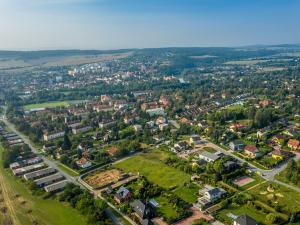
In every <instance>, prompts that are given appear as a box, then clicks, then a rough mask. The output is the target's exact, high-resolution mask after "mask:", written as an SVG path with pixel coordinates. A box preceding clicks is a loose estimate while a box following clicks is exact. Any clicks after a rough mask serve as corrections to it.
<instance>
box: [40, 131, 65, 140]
mask: <svg viewBox="0 0 300 225" xmlns="http://www.w3.org/2000/svg"><path fill="white" fill-rule="evenodd" d="M64 135H65V132H64V131H60V132H56V133H52V134H50V133H49V132H46V133H44V141H51V140H53V139H56V138H60V137H63V136H64Z"/></svg>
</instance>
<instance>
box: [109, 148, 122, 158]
mask: <svg viewBox="0 0 300 225" xmlns="http://www.w3.org/2000/svg"><path fill="white" fill-rule="evenodd" d="M119 150H120V149H119V148H118V147H116V146H113V147H111V148H110V149H109V150H108V154H110V155H111V156H114V155H115V154H117V153H118V152H119Z"/></svg>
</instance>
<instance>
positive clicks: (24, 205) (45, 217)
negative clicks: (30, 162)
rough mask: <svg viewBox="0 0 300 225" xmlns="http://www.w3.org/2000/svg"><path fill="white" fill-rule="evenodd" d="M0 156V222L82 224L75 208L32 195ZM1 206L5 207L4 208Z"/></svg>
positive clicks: (50, 224)
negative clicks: (7, 168)
mask: <svg viewBox="0 0 300 225" xmlns="http://www.w3.org/2000/svg"><path fill="white" fill-rule="evenodd" d="M2 151H3V148H2V147H0V153H1V152H2ZM1 157H2V154H1V156H0V164H1V165H0V184H1V185H0V188H1V190H0V193H1V199H3V201H2V202H1V208H2V209H3V211H1V212H0V224H10V222H12V223H13V224H15V225H32V224H35V222H36V224H43V225H69V224H72V225H85V224H86V222H85V221H84V219H83V218H82V217H81V216H80V214H79V213H78V211H76V210H75V209H73V208H71V207H70V206H68V205H66V204H64V203H61V202H59V201H58V200H56V199H52V198H48V199H43V198H42V197H41V196H34V195H32V193H31V192H30V191H29V189H28V188H27V187H26V186H25V184H24V183H23V182H22V181H21V180H20V179H17V178H16V177H14V176H13V175H12V173H11V172H10V171H9V170H5V169H3V167H2V158H1ZM3 207H4V208H3Z"/></svg>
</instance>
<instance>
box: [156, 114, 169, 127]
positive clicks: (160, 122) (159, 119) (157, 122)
mask: <svg viewBox="0 0 300 225" xmlns="http://www.w3.org/2000/svg"><path fill="white" fill-rule="evenodd" d="M166 122H167V120H166V118H165V117H163V116H159V117H158V118H157V119H156V122H155V124H156V125H159V124H163V123H166Z"/></svg>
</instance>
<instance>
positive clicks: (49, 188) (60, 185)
mask: <svg viewBox="0 0 300 225" xmlns="http://www.w3.org/2000/svg"><path fill="white" fill-rule="evenodd" d="M68 183H69V181H67V180H63V181H60V182H57V183H54V184H50V185H48V186H46V187H45V188H44V189H45V191H46V192H52V191H57V190H60V189H63V188H64V187H65V186H66V185H67V184H68Z"/></svg>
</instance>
